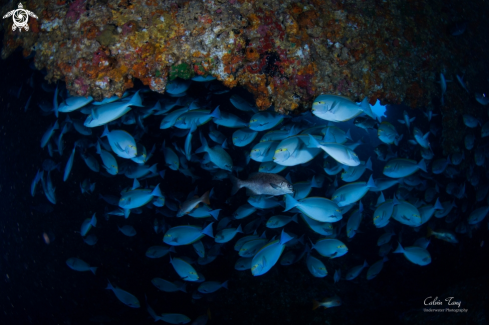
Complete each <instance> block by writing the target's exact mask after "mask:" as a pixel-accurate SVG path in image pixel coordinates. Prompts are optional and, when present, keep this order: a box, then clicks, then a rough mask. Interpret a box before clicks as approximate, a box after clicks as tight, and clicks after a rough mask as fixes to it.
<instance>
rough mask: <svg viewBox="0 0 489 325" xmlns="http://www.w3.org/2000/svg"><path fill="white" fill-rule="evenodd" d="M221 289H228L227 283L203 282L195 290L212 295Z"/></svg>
mask: <svg viewBox="0 0 489 325" xmlns="http://www.w3.org/2000/svg"><path fill="white" fill-rule="evenodd" d="M221 288H226V289H228V282H227V281H224V282H222V283H221V282H218V281H206V282H203V283H202V284H201V285H200V286H199V287H198V288H197V290H198V291H199V292H200V293H213V292H216V291H217V290H219V289H221Z"/></svg>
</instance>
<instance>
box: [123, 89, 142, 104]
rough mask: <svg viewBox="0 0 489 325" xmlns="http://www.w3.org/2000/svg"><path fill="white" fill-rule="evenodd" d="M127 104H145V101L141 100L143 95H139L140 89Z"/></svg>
mask: <svg viewBox="0 0 489 325" xmlns="http://www.w3.org/2000/svg"><path fill="white" fill-rule="evenodd" d="M127 106H139V107H143V106H144V105H143V101H142V100H141V96H140V95H139V90H138V91H136V93H135V94H134V95H133V96H132V98H131V100H130V101H129V103H127Z"/></svg>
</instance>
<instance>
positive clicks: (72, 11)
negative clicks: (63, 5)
mask: <svg viewBox="0 0 489 325" xmlns="http://www.w3.org/2000/svg"><path fill="white" fill-rule="evenodd" d="M85 4H86V0H75V1H74V2H72V3H71V5H70V8H69V9H68V12H67V13H66V19H68V20H71V21H73V22H76V21H77V20H78V19H80V16H81V14H82V13H84V12H85V11H87V10H86V9H85Z"/></svg>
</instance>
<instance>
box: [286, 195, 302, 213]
mask: <svg viewBox="0 0 489 325" xmlns="http://www.w3.org/2000/svg"><path fill="white" fill-rule="evenodd" d="M298 204H299V201H297V200H296V199H294V198H293V197H292V195H290V194H285V210H284V212H285V211H289V210H290V209H293V208H295V207H296V206H297V205H298Z"/></svg>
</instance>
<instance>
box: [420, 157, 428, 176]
mask: <svg viewBox="0 0 489 325" xmlns="http://www.w3.org/2000/svg"><path fill="white" fill-rule="evenodd" d="M418 167H419V169H421V170H422V171H424V172H425V173H427V171H426V162H425V161H424V159H421V161H420V162H419V163H418Z"/></svg>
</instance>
